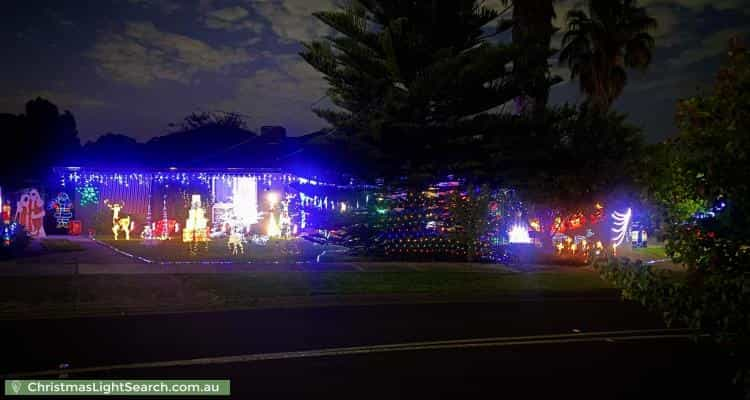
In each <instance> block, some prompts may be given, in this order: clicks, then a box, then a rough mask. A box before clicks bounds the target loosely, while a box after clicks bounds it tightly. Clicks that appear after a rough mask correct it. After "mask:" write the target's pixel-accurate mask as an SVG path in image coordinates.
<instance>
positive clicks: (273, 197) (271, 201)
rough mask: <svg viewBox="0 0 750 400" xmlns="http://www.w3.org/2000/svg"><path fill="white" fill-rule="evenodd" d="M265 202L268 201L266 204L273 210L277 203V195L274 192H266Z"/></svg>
mask: <svg viewBox="0 0 750 400" xmlns="http://www.w3.org/2000/svg"><path fill="white" fill-rule="evenodd" d="M266 200H268V204H269V205H270V206H271V208H274V207H275V206H276V204H277V203H278V202H279V194H278V193H276V192H268V194H266Z"/></svg>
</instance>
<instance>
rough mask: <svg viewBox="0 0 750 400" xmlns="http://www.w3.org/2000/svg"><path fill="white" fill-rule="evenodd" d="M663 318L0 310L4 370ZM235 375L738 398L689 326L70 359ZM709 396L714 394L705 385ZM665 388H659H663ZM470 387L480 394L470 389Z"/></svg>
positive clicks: (598, 308)
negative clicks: (635, 336)
mask: <svg viewBox="0 0 750 400" xmlns="http://www.w3.org/2000/svg"><path fill="white" fill-rule="evenodd" d="M659 328H665V327H664V325H663V324H662V322H661V320H660V319H659V318H658V316H655V315H652V314H650V313H647V312H645V311H644V310H642V309H641V308H640V307H639V306H637V305H635V304H632V303H624V302H621V301H619V300H617V299H616V298H615V297H608V296H605V297H601V296H599V297H593V296H580V297H563V298H555V299H551V298H546V299H545V298H527V299H525V300H522V301H507V302H491V303H490V302H487V303H461V304H418V305H417V304H414V305H404V304H402V305H373V306H350V307H346V306H344V307H330V308H297V309H281V310H253V311H233V312H220V313H192V314H173V315H151V316H126V317H119V318H112V317H110V318H80V319H67V320H62V319H61V320H37V321H2V322H0V332H2V335H3V337H4V340H3V342H2V343H3V344H4V346H3V350H2V353H3V357H0V374H3V375H8V374H11V375H14V374H18V373H24V372H33V371H43V370H50V369H56V368H58V367H59V366H60V364H67V370H70V369H72V370H75V369H76V368H86V367H94V366H108V365H116V364H120V365H121V364H131V363H144V362H156V361H170V360H186V359H193V358H200V357H227V356H237V355H247V354H259V353H273V352H291V351H300V350H316V349H327V348H340V347H345V346H370V345H383V344H397V343H411V342H423V341H435V340H455V339H475V338H488V337H511V336H530V335H546V334H571V333H573V334H577V333H582V334H586V333H590V332H601V331H620V330H638V329H659ZM99 376H101V377H104V376H106V377H121V378H124V377H128V378H135V377H151V378H204V377H211V378H230V379H232V391H233V393H234V394H235V395H237V396H238V397H242V398H250V397H253V395H259V394H264V396H262V397H261V398H266V397H271V395H273V397H276V398H279V397H295V398H300V397H307V396H306V395H307V394H312V393H322V394H327V395H328V397H333V398H340V397H346V398H361V397H381V398H382V397H383V396H388V397H397V398H398V397H410V398H414V397H417V398H424V397H446V396H447V397H459V396H460V395H461V394H469V393H471V394H475V395H477V397H478V396H479V394H482V395H483V396H492V397H495V398H576V399H581V398H596V399H608V398H651V397H660V398H678V397H679V398H717V399H720V398H721V399H723V398H731V396H732V395H733V394H734V393H733V392H731V390H732V389H731V386H730V382H729V380H730V379H731V368H730V366H729V365H728V363H727V361H726V360H724V359H723V358H721V357H720V356H718V355H716V354H715V353H714V352H712V351H710V350H709V349H707V348H704V347H702V346H699V345H695V344H693V343H691V342H689V341H687V340H685V339H679V338H673V339H667V340H665V339H654V340H650V339H647V340H638V341H625V340H617V339H616V340H611V341H603V340H599V341H592V342H569V343H565V342H562V343H554V342H552V343H535V344H524V345H508V346H502V347H479V348H472V347H467V348H443V349H419V350H407V351H399V352H383V353H372V354H359V355H356V354H343V355H330V356H324V357H313V358H289V359H273V360H262V361H252V362H242V363H237V362H226V361H219V362H217V363H211V364H208V365H192V366H187V367H185V366H183V367H180V366H173V365H166V366H161V367H149V368H132V369H125V370H109V369H107V368H104V369H102V370H98V371H93V372H87V373H79V374H76V373H73V374H71V375H70V377H99ZM708 394H710V395H711V396H709V397H706V396H703V395H708ZM657 395H658V396H657ZM472 397H474V396H472Z"/></svg>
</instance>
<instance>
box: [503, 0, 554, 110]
mask: <svg viewBox="0 0 750 400" xmlns="http://www.w3.org/2000/svg"><path fill="white" fill-rule="evenodd" d="M553 1H554V0H516V1H514V3H513V21H514V25H513V31H512V34H513V44H514V45H515V46H517V47H518V48H521V49H524V52H523V53H522V54H519V56H518V57H517V58H516V59H515V60H514V61H513V71H514V73H515V74H516V76H517V77H518V78H520V79H522V80H524V81H526V82H527V83H528V86H527V87H526V90H525V92H526V96H527V97H530V98H531V101H530V103H531V104H530V105H531V107H525V111H527V112H531V113H533V116H534V119H535V120H537V121H538V120H540V119H541V118H543V117H544V111H545V108H546V106H547V101H548V100H549V87H548V86H547V83H546V82H547V76H548V72H549V67H548V65H547V56H548V52H549V48H550V42H551V39H552V34H553V33H554V27H553V26H552V19H553V18H554V15H555V9H554V6H553V4H552V3H553ZM529 74H531V76H529Z"/></svg>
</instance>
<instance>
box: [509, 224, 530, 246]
mask: <svg viewBox="0 0 750 400" xmlns="http://www.w3.org/2000/svg"><path fill="white" fill-rule="evenodd" d="M508 241H509V242H510V243H531V237H530V236H529V229H528V228H527V227H526V226H524V225H513V227H512V228H510V231H508Z"/></svg>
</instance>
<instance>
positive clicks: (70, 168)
mask: <svg viewBox="0 0 750 400" xmlns="http://www.w3.org/2000/svg"><path fill="white" fill-rule="evenodd" d="M52 171H53V172H55V173H65V172H78V171H84V172H92V171H96V172H113V173H114V172H122V173H133V172H143V173H160V172H163V173H174V172H188V173H200V172H207V173H230V174H242V173H266V174H282V173H285V171H284V170H283V169H281V168H234V167H227V168H215V167H212V168H196V167H189V168H183V167H167V168H150V167H91V166H54V167H52ZM287 173H289V172H287ZM289 174H290V175H294V174H292V173H289Z"/></svg>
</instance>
